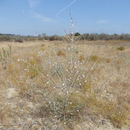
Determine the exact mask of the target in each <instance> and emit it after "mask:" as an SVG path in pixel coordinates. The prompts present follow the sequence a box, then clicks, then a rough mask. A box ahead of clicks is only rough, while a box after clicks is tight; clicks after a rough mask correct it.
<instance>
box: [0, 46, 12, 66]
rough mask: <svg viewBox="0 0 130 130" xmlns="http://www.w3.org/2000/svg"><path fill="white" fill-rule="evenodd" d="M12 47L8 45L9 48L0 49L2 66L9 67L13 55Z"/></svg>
mask: <svg viewBox="0 0 130 130" xmlns="http://www.w3.org/2000/svg"><path fill="white" fill-rule="evenodd" d="M11 52H12V48H11V46H8V49H4V48H2V49H1V50H0V62H1V63H2V68H3V69H6V68H7V63H8V59H9V58H10V56H11Z"/></svg>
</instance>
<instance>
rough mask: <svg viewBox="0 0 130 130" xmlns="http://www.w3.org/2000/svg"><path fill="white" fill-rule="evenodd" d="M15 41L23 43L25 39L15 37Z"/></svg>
mask: <svg viewBox="0 0 130 130" xmlns="http://www.w3.org/2000/svg"><path fill="white" fill-rule="evenodd" d="M15 42H20V43H23V39H15Z"/></svg>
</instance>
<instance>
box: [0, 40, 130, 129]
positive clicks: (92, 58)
mask: <svg viewBox="0 0 130 130" xmlns="http://www.w3.org/2000/svg"><path fill="white" fill-rule="evenodd" d="M2 48H3V49H2ZM129 119H130V43H128V42H125V41H80V42H76V43H75V45H74V46H72V45H71V44H69V43H66V42H64V43H63V42H61V41H53V42H49V41H43V42H41V41H37V42H24V43H6V42H1V43H0V129H1V130H118V129H122V130H127V129H129Z"/></svg>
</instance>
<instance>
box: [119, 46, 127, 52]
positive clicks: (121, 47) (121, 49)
mask: <svg viewBox="0 0 130 130" xmlns="http://www.w3.org/2000/svg"><path fill="white" fill-rule="evenodd" d="M117 50H119V51H123V50H125V48H124V47H123V46H120V47H118V48H117Z"/></svg>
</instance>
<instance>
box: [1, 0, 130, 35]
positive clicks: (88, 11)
mask: <svg viewBox="0 0 130 130" xmlns="http://www.w3.org/2000/svg"><path fill="white" fill-rule="evenodd" d="M70 10H71V14H72V17H73V21H74V31H75V32H80V33H108V34H113V33H118V34H121V33H130V0H0V33H6V34H20V35H38V34H43V33H46V34H47V35H53V34H58V35H64V34H65V31H66V32H67V33H69V32H70V28H71V22H70V17H69V12H70Z"/></svg>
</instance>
